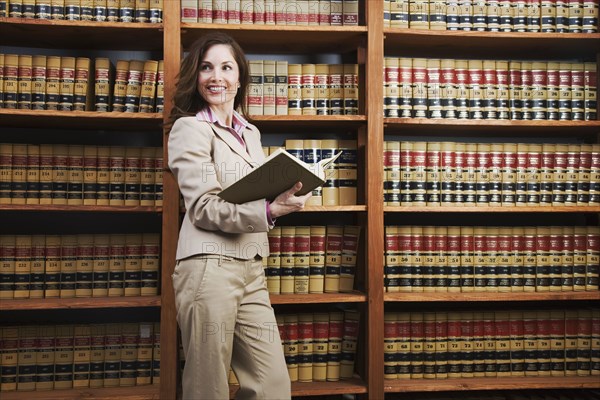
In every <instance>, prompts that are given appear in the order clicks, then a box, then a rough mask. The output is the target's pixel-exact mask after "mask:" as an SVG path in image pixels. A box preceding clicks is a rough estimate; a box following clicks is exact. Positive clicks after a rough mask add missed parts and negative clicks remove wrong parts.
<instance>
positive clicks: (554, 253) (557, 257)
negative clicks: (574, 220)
mask: <svg viewBox="0 0 600 400" xmlns="http://www.w3.org/2000/svg"><path fill="white" fill-rule="evenodd" d="M549 243H550V247H549V252H550V256H549V268H548V269H549V271H548V275H549V286H550V291H551V292H560V291H562V245H563V243H562V227H560V226H552V227H550V240H549Z"/></svg>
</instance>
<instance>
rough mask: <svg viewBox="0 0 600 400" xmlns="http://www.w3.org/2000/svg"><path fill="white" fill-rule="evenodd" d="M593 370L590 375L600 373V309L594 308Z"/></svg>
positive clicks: (591, 357) (591, 359)
mask: <svg viewBox="0 0 600 400" xmlns="http://www.w3.org/2000/svg"><path fill="white" fill-rule="evenodd" d="M591 342H592V343H591V354H590V361H591V371H590V375H592V376H598V375H600V310H598V309H593V310H592V334H591Z"/></svg>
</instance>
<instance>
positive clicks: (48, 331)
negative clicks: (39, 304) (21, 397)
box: [35, 325, 56, 390]
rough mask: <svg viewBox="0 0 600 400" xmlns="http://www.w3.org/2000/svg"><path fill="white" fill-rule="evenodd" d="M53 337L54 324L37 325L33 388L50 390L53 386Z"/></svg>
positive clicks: (54, 334) (54, 331) (54, 336)
mask: <svg viewBox="0 0 600 400" xmlns="http://www.w3.org/2000/svg"><path fill="white" fill-rule="evenodd" d="M55 338H56V327H55V326H54V325H40V326H38V327H37V346H36V347H37V349H36V361H35V364H36V379H35V390H52V389H53V388H54V362H55V360H54V352H55V350H54V347H55V345H54V341H55Z"/></svg>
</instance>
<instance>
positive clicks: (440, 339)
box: [434, 312, 448, 379]
mask: <svg viewBox="0 0 600 400" xmlns="http://www.w3.org/2000/svg"><path fill="white" fill-rule="evenodd" d="M434 352H435V353H434V357H435V378H436V379H446V378H447V377H448V358H447V354H448V315H447V313H445V312H436V313H435V325H434Z"/></svg>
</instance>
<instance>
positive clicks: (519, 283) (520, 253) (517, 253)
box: [510, 227, 525, 292]
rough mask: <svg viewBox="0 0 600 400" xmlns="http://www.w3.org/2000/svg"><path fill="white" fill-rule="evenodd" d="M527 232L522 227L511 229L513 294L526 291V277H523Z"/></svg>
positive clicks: (511, 287) (511, 285) (511, 283)
mask: <svg viewBox="0 0 600 400" xmlns="http://www.w3.org/2000/svg"><path fill="white" fill-rule="evenodd" d="M524 235H525V230H524V229H523V228H521V227H513V228H512V229H511V245H510V250H511V256H512V262H511V264H510V291H511V292H522V291H524V284H525V282H524V276H523V265H524V262H525V243H524Z"/></svg>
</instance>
